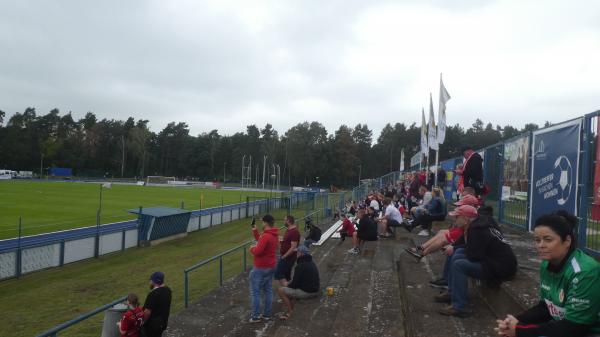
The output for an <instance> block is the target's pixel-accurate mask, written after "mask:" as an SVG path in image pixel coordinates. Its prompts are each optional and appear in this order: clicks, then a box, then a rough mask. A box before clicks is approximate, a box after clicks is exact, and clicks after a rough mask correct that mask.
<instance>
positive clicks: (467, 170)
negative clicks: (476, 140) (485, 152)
mask: <svg viewBox="0 0 600 337" xmlns="http://www.w3.org/2000/svg"><path fill="white" fill-rule="evenodd" d="M463 179H464V182H465V187H473V188H474V189H475V191H476V192H477V195H479V194H480V193H481V190H482V189H483V158H481V155H479V153H477V152H475V153H473V155H471V158H470V159H469V161H467V164H466V166H465V167H464V170H463Z"/></svg>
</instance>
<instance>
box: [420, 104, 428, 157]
mask: <svg viewBox="0 0 600 337" xmlns="http://www.w3.org/2000/svg"><path fill="white" fill-rule="evenodd" d="M421 115H422V120H421V153H422V154H424V155H425V157H428V156H429V148H428V147H427V122H426V121H425V108H422V110H421Z"/></svg>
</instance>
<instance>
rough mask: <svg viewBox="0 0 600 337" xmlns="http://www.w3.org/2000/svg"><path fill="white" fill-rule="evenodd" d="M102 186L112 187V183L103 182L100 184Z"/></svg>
mask: <svg viewBox="0 0 600 337" xmlns="http://www.w3.org/2000/svg"><path fill="white" fill-rule="evenodd" d="M102 187H104V188H111V187H112V183H104V184H102Z"/></svg>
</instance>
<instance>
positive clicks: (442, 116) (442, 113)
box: [437, 74, 450, 144]
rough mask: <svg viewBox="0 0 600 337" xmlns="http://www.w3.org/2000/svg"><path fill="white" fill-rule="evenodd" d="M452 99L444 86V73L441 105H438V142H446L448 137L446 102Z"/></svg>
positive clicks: (441, 87) (441, 86)
mask: <svg viewBox="0 0 600 337" xmlns="http://www.w3.org/2000/svg"><path fill="white" fill-rule="evenodd" d="M449 100H450V94H449V93H448V91H447V90H446V87H444V82H442V74H440V105H439V107H438V128H437V142H438V144H444V139H446V102H448V101H449Z"/></svg>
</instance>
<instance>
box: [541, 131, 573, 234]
mask: <svg viewBox="0 0 600 337" xmlns="http://www.w3.org/2000/svg"><path fill="white" fill-rule="evenodd" d="M580 133H581V119H578V120H575V121H572V122H568V123H565V124H560V125H557V126H554V127H550V128H548V129H543V130H539V131H535V132H534V133H533V147H532V151H533V161H532V167H531V168H532V170H531V198H530V202H531V204H530V213H529V224H530V227H529V228H530V229H531V227H532V226H531V225H532V224H533V223H535V220H536V219H537V218H538V217H540V216H541V215H543V214H547V213H551V212H554V211H557V210H559V209H564V210H567V211H568V212H570V213H572V214H576V213H577V172H578V170H579V137H580Z"/></svg>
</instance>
